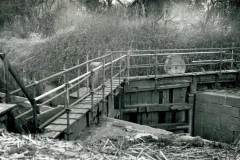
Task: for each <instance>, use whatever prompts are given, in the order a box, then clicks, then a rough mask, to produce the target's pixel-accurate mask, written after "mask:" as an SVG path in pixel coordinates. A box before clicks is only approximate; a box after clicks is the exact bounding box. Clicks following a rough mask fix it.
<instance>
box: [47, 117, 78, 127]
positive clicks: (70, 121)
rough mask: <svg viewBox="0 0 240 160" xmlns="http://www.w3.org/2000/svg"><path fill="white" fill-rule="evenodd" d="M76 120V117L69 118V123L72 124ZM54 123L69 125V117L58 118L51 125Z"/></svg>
mask: <svg viewBox="0 0 240 160" xmlns="http://www.w3.org/2000/svg"><path fill="white" fill-rule="evenodd" d="M74 122H76V120H75V119H69V125H72V124H73V123H74ZM53 124H55V125H64V126H67V119H66V118H65V119H62V118H58V119H56V120H55V121H53V122H52V123H51V125H53Z"/></svg>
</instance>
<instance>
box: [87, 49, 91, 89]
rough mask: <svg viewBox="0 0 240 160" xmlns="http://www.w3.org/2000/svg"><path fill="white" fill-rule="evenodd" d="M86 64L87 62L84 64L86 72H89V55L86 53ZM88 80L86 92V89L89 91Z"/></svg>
mask: <svg viewBox="0 0 240 160" xmlns="http://www.w3.org/2000/svg"><path fill="white" fill-rule="evenodd" d="M86 62H87V64H86V72H89V55H88V53H87V57H86ZM89 87H90V86H89V79H87V91H89V90H88V89H89Z"/></svg>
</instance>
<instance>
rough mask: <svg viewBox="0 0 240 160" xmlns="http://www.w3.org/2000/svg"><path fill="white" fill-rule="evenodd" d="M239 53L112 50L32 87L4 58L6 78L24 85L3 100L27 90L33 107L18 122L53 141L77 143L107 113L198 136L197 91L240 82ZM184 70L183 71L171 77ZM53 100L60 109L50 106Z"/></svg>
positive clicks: (10, 100) (221, 50) (229, 50)
mask: <svg viewBox="0 0 240 160" xmlns="http://www.w3.org/2000/svg"><path fill="white" fill-rule="evenodd" d="M238 51H239V48H200V49H199V48H198V49H162V50H129V51H108V52H106V54H105V55H103V56H101V57H97V58H94V59H88V57H87V58H86V61H85V62H83V63H81V64H78V65H75V66H73V67H71V68H66V67H64V70H63V71H60V72H58V73H55V74H53V75H51V76H49V77H46V78H44V79H40V80H36V81H34V83H32V84H29V85H26V86H24V85H23V83H22V81H21V79H20V78H19V77H18V76H17V74H16V72H15V71H14V69H13V67H11V64H10V62H9V61H8V60H7V59H6V58H5V56H4V54H0V58H1V59H2V60H3V62H4V65H5V74H7V71H9V72H10V74H11V75H12V77H13V78H14V79H15V81H16V82H17V84H18V85H19V86H20V88H19V89H16V90H14V91H11V92H10V91H8V90H7V89H6V93H5V94H2V97H5V100H6V103H15V102H16V101H14V100H13V98H11V97H14V96H13V95H14V94H17V93H18V92H23V94H24V95H25V97H26V99H25V98H23V99H24V101H29V102H30V104H31V107H32V108H31V109H29V110H28V111H26V112H23V113H21V114H20V115H17V116H16V117H15V120H16V122H17V121H18V120H19V121H20V120H21V125H28V127H29V128H28V129H29V130H30V131H31V132H33V133H42V134H43V135H44V136H47V137H51V138H64V139H76V138H78V137H79V136H80V134H81V130H83V129H85V128H86V127H89V126H90V125H92V124H94V123H99V121H100V120H101V116H103V115H105V116H111V117H118V118H121V119H124V120H128V121H132V122H136V123H140V124H146V125H149V126H152V127H159V128H163V129H167V130H173V131H175V130H183V131H187V132H190V133H192V132H193V131H192V130H193V125H194V122H193V117H194V103H195V99H194V95H195V93H196V91H197V89H204V88H206V87H209V86H210V87H212V86H218V85H219V84H229V85H230V84H234V83H236V82H237V81H238V78H239V62H240V57H239V55H238ZM176 55H177V56H179V57H181V59H182V60H183V61H184V64H178V63H176V64H171V66H166V59H169V58H170V59H171V56H176ZM183 66H184V71H183V72H182V71H181V73H174V74H169V73H166V70H169V69H170V70H171V69H172V68H173V69H174V68H175V69H177V68H178V67H183ZM6 77H7V76H6ZM58 77H63V79H64V82H63V83H62V84H60V85H59V86H56V87H54V88H53V89H51V90H49V91H46V92H44V93H41V94H39V95H37V94H36V93H37V91H36V89H37V88H38V86H41V85H43V84H46V83H47V82H50V81H53V80H55V79H56V78H58ZM29 91H31V94H30V92H29ZM15 97H16V96H15ZM52 102H54V104H55V106H54V107H46V106H49V104H51V103H52ZM1 106H3V104H1ZM6 106H7V105H6ZM10 108H11V107H10ZM42 108H45V109H42ZM46 108H47V109H46ZM9 110H10V109H9ZM18 125H19V124H18Z"/></svg>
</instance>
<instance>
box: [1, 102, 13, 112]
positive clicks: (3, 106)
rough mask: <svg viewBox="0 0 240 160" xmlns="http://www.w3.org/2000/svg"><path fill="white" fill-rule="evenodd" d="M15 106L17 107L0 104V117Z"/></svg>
mask: <svg viewBox="0 0 240 160" xmlns="http://www.w3.org/2000/svg"><path fill="white" fill-rule="evenodd" d="M16 106H17V105H16V104H6V103H0V115H4V114H5V113H7V112H8V111H10V110H12V109H13V108H14V107H16Z"/></svg>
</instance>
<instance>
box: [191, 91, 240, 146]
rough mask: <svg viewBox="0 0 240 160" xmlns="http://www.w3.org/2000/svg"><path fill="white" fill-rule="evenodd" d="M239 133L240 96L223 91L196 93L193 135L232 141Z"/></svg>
mask: <svg viewBox="0 0 240 160" xmlns="http://www.w3.org/2000/svg"><path fill="white" fill-rule="evenodd" d="M239 134H240V96H239V95H234V94H229V93H228V92H225V91H205V92H198V93H197V94H196V105H195V114H194V135H195V136H201V137H203V138H206V139H211V140H215V141H221V142H227V143H232V142H234V140H235V139H236V138H237V137H238V136H239Z"/></svg>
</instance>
